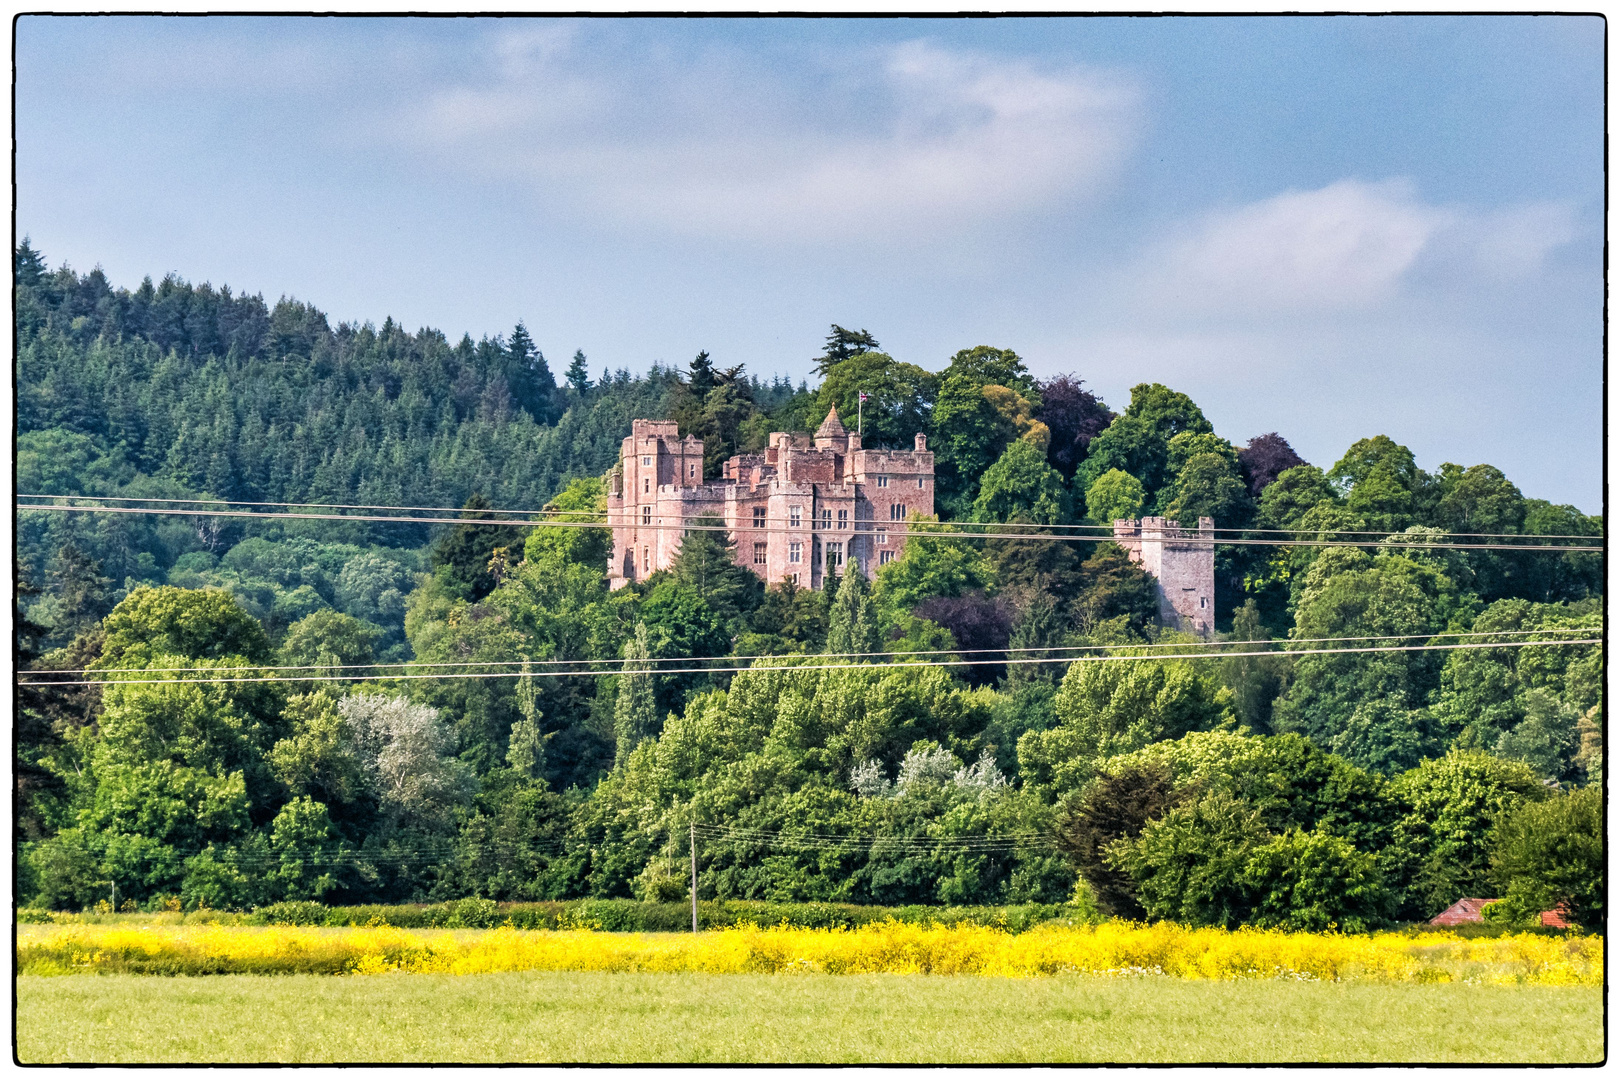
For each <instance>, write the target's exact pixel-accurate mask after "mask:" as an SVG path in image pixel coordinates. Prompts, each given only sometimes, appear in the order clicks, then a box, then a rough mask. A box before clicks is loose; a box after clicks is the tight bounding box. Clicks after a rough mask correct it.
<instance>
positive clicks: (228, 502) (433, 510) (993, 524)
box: [17, 494, 1596, 542]
mask: <svg viewBox="0 0 1620 1080" xmlns="http://www.w3.org/2000/svg"><path fill="white" fill-rule="evenodd" d="M17 498H19V499H79V500H81V501H85V502H140V503H198V504H207V505H220V506H282V507H293V506H302V507H312V508H315V509H325V510H408V511H417V512H421V513H430V514H461V515H474V514H523V515H533V516H542V517H543V516H558V517H563V516H566V517H580V516H583V515H590V516H591V518H592V520H591V521H588V522H580V523H579V524H581V525H585V526H591V525H594V526H596V527H597V528H603V529H607V528H612V527H614V526H613V523H612V522H609V521H605V520H603V519H602V517H601V512H600V511H597V510H509V509H501V508H499V507H478V508H472V509H469V508H468V507H465V506H384V505H372V504H369V503H321V502H255V501H252V500H249V499H159V498H154V497H149V496H142V497H136V496H133V495H22V494H19V495H18V496H17ZM26 505H28V506H29V507H31V508H36V509H37V508H38V507H37V505H36V504H26ZM86 509H89V508H86ZM185 513H187V514H190V515H193V516H197V517H207V516H209V514H208V511H204V510H188V511H185ZM356 520H364V519H360V518H356ZM430 520H431V521H432V522H439V521H449V522H451V523H457V522H460V523H478V522H481V521H482V522H486V523H489V522H487V520H486V519H484V518H478V517H472V516H463V517H461V518H433V519H430ZM766 520H767V522H771V521H782V520H783V519H782V518H780V517H775V518H767V519H766ZM871 523H872V524H880V522H878V520H877V519H872V521H871ZM494 524H511V523H510V522H495V523H494ZM525 524H530V525H533V526H535V527H537V528H538V527H541V526H545V525H551V524H562V523H560V522H548V521H538V522H526V523H525ZM882 524H887V523H882ZM894 524H895V525H916V526H932V525H935V524H939V525H959V526H975V527H984V528H1004V529H1094V530H1102V531H1103V533H1104V534H1105V535H1102V536H1098V537H1084V536H1071V537H1063V539H1111V538H1112V537H1113V526H1112V525H1097V524H1089V523H1074V524H1067V525H1041V524H1037V523H1033V522H1025V521H947V522H932V521H922V522H912V521H900V522H895V523H894ZM620 527H621V528H625V527H632V526H624V525H621V526H620ZM739 528H745V529H751V528H752V527H751V526H739ZM1188 531H1196V530H1188ZM1213 531H1214V532H1216V533H1226V532H1230V533H1287V534H1299V533H1331V534H1332V535H1334V536H1377V537H1383V538H1385V539H1390V538H1394V539H1401V538H1409V537H1411V535H1412V534H1408V533H1398V532H1396V533H1392V532H1388V531H1387V530H1378V529H1263V528H1249V527H1245V528H1237V527H1230V526H1216V527H1215V528H1214V530H1213ZM975 535H978V534H975ZM1424 535H1432V536H1435V537H1461V538H1468V539H1477V540H1482V539H1504V540H1518V539H1525V540H1592V539H1596V537H1593V536H1592V535H1591V534H1589V533H1471V532H1452V531H1449V530H1435V531H1434V532H1433V533H1430V534H1424ZM1192 539H1197V537H1196V536H1194V537H1192ZM1220 542H1224V541H1220Z"/></svg>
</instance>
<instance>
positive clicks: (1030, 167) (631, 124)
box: [401, 36, 1137, 244]
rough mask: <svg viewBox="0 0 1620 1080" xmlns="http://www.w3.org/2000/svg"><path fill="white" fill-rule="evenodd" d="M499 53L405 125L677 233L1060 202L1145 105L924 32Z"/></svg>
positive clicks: (1099, 178)
mask: <svg viewBox="0 0 1620 1080" xmlns="http://www.w3.org/2000/svg"><path fill="white" fill-rule="evenodd" d="M494 55H495V56H496V58H497V59H496V60H495V61H494V63H493V65H492V70H491V71H490V72H487V73H486V74H485V77H484V80H483V81H482V82H481V83H479V84H476V85H475V84H464V85H462V86H458V87H455V88H453V89H449V90H445V91H443V92H440V93H438V94H435V95H434V96H433V97H432V98H430V99H429V100H428V101H426V102H425V103H424V104H423V106H422V107H421V108H419V109H418V110H416V111H415V112H414V113H413V114H412V115H411V116H410V117H409V118H408V119H407V120H406V121H405V122H404V126H403V128H402V132H401V134H402V135H403V136H404V137H405V138H406V139H408V140H409V141H410V142H411V143H413V144H415V145H416V146H418V147H420V148H422V149H425V150H428V151H430V152H431V153H433V154H435V155H437V156H439V157H441V159H449V160H451V161H454V162H455V163H457V164H459V165H461V166H464V167H467V168H470V169H472V170H474V171H476V172H477V173H479V174H482V175H485V176H495V177H500V178H506V179H514V178H515V179H518V180H520V181H523V182H526V183H529V184H532V185H533V187H534V189H535V191H536V193H537V195H538V196H539V197H541V198H544V199H547V200H548V201H552V202H554V203H557V202H560V203H562V204H563V205H565V206H572V207H573V208H575V209H576V210H577V211H581V212H583V213H585V214H587V215H589V216H591V217H592V218H593V219H594V220H595V222H596V223H598V224H608V225H617V226H620V227H623V228H633V229H643V228H646V227H649V226H651V227H654V228H658V229H661V230H664V231H668V232H673V233H676V234H684V235H701V236H721V237H729V238H745V239H757V240H770V241H781V240H788V241H813V242H828V243H837V244H848V243H850V242H852V241H858V240H861V239H863V238H886V239H900V240H919V239H921V240H926V239H928V238H929V237H931V236H933V235H935V234H937V233H940V232H945V233H952V234H959V233H961V232H962V231H964V230H970V229H972V228H973V227H975V226H976V225H979V224H983V223H985V222H988V221H995V220H1002V219H1005V218H1006V217H1007V216H1009V215H1017V214H1025V213H1029V212H1031V211H1036V210H1041V209H1049V208H1053V207H1058V206H1064V205H1069V204H1072V203H1073V202H1075V201H1076V200H1080V199H1084V198H1085V197H1086V196H1088V195H1090V194H1092V193H1094V192H1095V191H1096V190H1097V189H1098V188H1099V186H1100V185H1102V184H1104V183H1106V181H1107V180H1108V179H1109V178H1111V177H1112V176H1113V175H1114V173H1115V171H1116V170H1117V168H1118V166H1119V164H1120V163H1121V161H1122V160H1123V158H1124V157H1125V155H1126V154H1127V153H1128V152H1129V149H1130V147H1131V144H1132V142H1133V135H1134V130H1135V120H1136V114H1137V95H1136V92H1135V90H1134V87H1133V86H1132V85H1131V84H1130V83H1129V82H1128V81H1127V80H1125V79H1123V78H1122V77H1120V76H1116V75H1109V74H1105V73H1101V72H1096V71H1091V70H1086V69H1080V68H1072V67H1071V68H1062V69H1051V68H1042V67H1037V66H1036V65H1033V64H1031V63H1028V62H1025V61H1018V60H1007V59H1001V58H996V57H991V56H986V55H979V54H970V53H965V52H959V51H952V50H946V49H943V48H940V47H937V46H934V45H931V44H928V43H923V42H912V43H908V44H905V45H901V46H898V47H893V48H888V49H883V50H872V51H869V52H866V53H864V54H862V55H861V56H856V57H850V56H843V57H837V58H829V57H811V56H808V55H800V56H798V57H797V58H796V60H797V61H798V62H797V63H796V64H794V65H791V66H786V65H779V66H778V67H777V68H775V69H772V70H761V69H758V68H750V67H749V66H748V64H747V63H745V58H742V57H739V56H734V55H725V54H718V53H711V54H708V55H704V56H699V57H685V58H682V61H681V63H679V64H676V63H672V62H667V61H663V60H659V59H658V58H655V57H645V58H642V59H643V62H642V63H641V64H640V65H639V67H638V68H637V74H636V75H635V76H633V77H631V78H629V79H626V78H623V77H618V78H614V79H612V80H609V79H607V78H603V77H598V76H595V75H593V74H592V73H591V65H590V64H589V62H588V60H587V59H586V57H585V56H584V54H582V53H581V52H580V51H578V50H577V49H575V48H573V46H572V44H571V43H570V42H569V41H568V40H567V39H566V38H560V37H555V36H553V37H548V38H546V39H545V40H543V41H540V42H537V43H531V42H513V41H507V42H505V43H503V44H502V45H501V46H500V47H498V48H497V49H496V50H495V51H494ZM615 67H617V65H615ZM621 71H622V69H621Z"/></svg>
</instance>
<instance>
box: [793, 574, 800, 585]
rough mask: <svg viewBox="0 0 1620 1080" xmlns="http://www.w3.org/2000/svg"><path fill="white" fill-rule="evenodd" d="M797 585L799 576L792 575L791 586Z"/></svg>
mask: <svg viewBox="0 0 1620 1080" xmlns="http://www.w3.org/2000/svg"><path fill="white" fill-rule="evenodd" d="M798 583H799V575H798V574H794V575H793V584H795V585H797V584H798Z"/></svg>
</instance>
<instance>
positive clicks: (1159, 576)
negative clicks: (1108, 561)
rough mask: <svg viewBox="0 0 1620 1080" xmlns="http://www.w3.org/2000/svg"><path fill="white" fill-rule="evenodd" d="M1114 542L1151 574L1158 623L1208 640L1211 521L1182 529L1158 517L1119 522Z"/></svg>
mask: <svg viewBox="0 0 1620 1080" xmlns="http://www.w3.org/2000/svg"><path fill="white" fill-rule="evenodd" d="M1114 542H1115V543H1116V544H1118V545H1119V546H1120V547H1122V548H1124V549H1125V551H1126V552H1127V553H1128V554H1129V555H1130V559H1131V561H1132V562H1134V563H1137V564H1139V565H1140V566H1141V567H1142V569H1144V570H1146V571H1147V572H1148V573H1150V574H1152V575H1153V577H1154V580H1155V582H1156V583H1157V585H1156V591H1157V592H1158V597H1159V619H1160V621H1161V622H1163V623H1164V624H1165V625H1166V626H1173V627H1175V628H1176V629H1179V630H1186V631H1188V632H1190V633H1194V634H1198V635H1200V636H1203V637H1208V636H1209V635H1210V634H1211V633H1212V632H1213V631H1214V629H1215V522H1214V520H1213V519H1212V518H1207V517H1202V518H1199V519H1198V528H1197V529H1184V528H1182V527H1181V526H1180V525H1178V524H1176V523H1175V522H1172V521H1167V520H1166V519H1165V518H1162V517H1145V518H1143V519H1141V520H1140V521H1137V520H1136V519H1135V518H1121V519H1119V520H1118V521H1115V522H1114Z"/></svg>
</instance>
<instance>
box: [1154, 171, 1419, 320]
mask: <svg viewBox="0 0 1620 1080" xmlns="http://www.w3.org/2000/svg"><path fill="white" fill-rule="evenodd" d="M1447 220H1448V215H1447V213H1446V212H1444V211H1441V210H1437V209H1435V208H1433V207H1427V206H1424V205H1422V204H1420V203H1419V202H1417V200H1416V199H1415V198H1414V197H1413V194H1412V190H1411V186H1410V185H1409V184H1407V183H1404V182H1401V181H1387V182H1384V183H1378V184H1369V183H1364V182H1362V181H1358V180H1341V181H1339V182H1337V183H1334V184H1329V185H1328V186H1327V187H1324V188H1319V189H1317V190H1315V191H1288V192H1284V193H1283V194H1281V195H1277V196H1274V197H1272V198H1269V199H1264V200H1261V201H1259V202H1255V203H1251V204H1249V205H1247V206H1243V207H1240V208H1238V209H1236V210H1228V211H1221V212H1217V213H1213V214H1210V215H1208V216H1206V217H1205V218H1204V219H1203V220H1202V221H1201V222H1198V223H1196V224H1195V225H1193V226H1192V227H1191V228H1190V230H1189V235H1186V236H1185V237H1181V238H1177V239H1175V240H1172V241H1169V242H1167V243H1164V244H1162V245H1160V246H1158V247H1157V248H1156V249H1155V250H1154V251H1153V252H1152V253H1151V255H1150V256H1149V264H1150V265H1149V268H1148V269H1149V273H1150V274H1151V275H1152V276H1153V277H1156V278H1158V285H1159V288H1160V290H1162V291H1163V292H1164V293H1165V294H1166V296H1167V297H1169V298H1176V299H1179V300H1181V301H1182V303H1183V304H1184V305H1185V306H1187V307H1192V308H1200V309H1203V308H1207V309H1214V310H1220V309H1225V310H1233V309H1244V310H1251V309H1255V308H1291V309H1294V308H1324V307H1327V308H1331V307H1354V306H1362V305H1365V304H1368V303H1372V302H1375V301H1378V300H1382V299H1384V298H1386V297H1387V296H1389V295H1390V293H1391V292H1392V290H1393V289H1394V286H1395V283H1396V282H1397V281H1398V280H1399V278H1400V277H1401V275H1402V274H1404V273H1406V271H1407V270H1408V269H1409V268H1410V267H1411V266H1412V264H1413V262H1414V261H1415V260H1416V259H1417V257H1418V255H1419V254H1420V253H1421V252H1422V251H1423V249H1424V247H1425V245H1427V244H1428V243H1429V242H1430V240H1431V239H1432V238H1433V236H1434V235H1435V233H1436V232H1437V231H1438V230H1440V229H1441V228H1442V227H1443V226H1444V225H1445V224H1446V221H1447Z"/></svg>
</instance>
